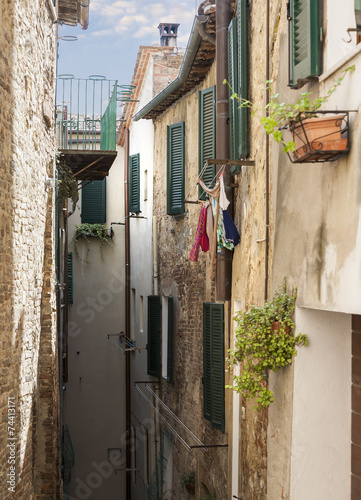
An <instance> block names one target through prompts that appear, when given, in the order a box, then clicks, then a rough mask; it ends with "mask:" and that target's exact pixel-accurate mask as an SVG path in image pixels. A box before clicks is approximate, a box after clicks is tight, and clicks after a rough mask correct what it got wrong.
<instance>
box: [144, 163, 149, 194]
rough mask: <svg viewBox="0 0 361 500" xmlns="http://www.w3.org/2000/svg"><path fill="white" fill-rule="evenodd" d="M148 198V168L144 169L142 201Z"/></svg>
mask: <svg viewBox="0 0 361 500" xmlns="http://www.w3.org/2000/svg"><path fill="white" fill-rule="evenodd" d="M147 199H148V170H144V201H147Z"/></svg>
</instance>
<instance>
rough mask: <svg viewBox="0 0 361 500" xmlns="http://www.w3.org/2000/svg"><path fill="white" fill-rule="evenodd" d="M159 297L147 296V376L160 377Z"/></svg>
mask: <svg viewBox="0 0 361 500" xmlns="http://www.w3.org/2000/svg"><path fill="white" fill-rule="evenodd" d="M160 310H161V309H160V297H159V295H149V296H148V346H147V349H148V367H147V368H148V369H147V373H148V375H152V376H154V377H159V376H160V368H161V364H160Z"/></svg>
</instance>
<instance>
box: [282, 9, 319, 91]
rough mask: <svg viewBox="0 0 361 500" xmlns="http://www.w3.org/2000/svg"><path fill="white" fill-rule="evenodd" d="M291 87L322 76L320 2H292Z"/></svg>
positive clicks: (296, 86)
mask: <svg viewBox="0 0 361 500" xmlns="http://www.w3.org/2000/svg"><path fill="white" fill-rule="evenodd" d="M289 28H290V85H291V87H295V88H299V87H301V86H302V85H303V84H304V83H305V80H307V79H309V78H313V77H315V76H318V75H319V74H320V21H319V0H290V23H289Z"/></svg>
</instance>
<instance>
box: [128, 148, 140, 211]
mask: <svg viewBox="0 0 361 500" xmlns="http://www.w3.org/2000/svg"><path fill="white" fill-rule="evenodd" d="M139 165H140V162H139V153H138V154H136V155H132V156H130V157H129V212H133V213H136V214H137V213H139V212H140V190H139Z"/></svg>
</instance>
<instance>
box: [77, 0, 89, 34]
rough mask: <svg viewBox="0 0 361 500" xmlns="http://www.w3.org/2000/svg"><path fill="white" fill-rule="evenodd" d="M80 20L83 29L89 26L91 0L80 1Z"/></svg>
mask: <svg viewBox="0 0 361 500" xmlns="http://www.w3.org/2000/svg"><path fill="white" fill-rule="evenodd" d="M78 5H79V22H80V26H81V28H82V29H83V30H86V29H87V28H88V26H89V5H90V1H87V0H80V2H79V4H78Z"/></svg>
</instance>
